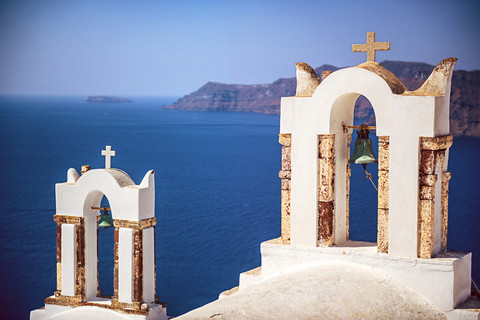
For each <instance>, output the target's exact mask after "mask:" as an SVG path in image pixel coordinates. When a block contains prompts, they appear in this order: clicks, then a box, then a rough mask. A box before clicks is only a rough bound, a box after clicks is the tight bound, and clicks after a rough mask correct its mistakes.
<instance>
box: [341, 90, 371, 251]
mask: <svg viewBox="0 0 480 320" xmlns="http://www.w3.org/2000/svg"><path fill="white" fill-rule="evenodd" d="M364 123H365V124H367V125H368V126H375V125H376V119H375V112H374V110H373V107H372V105H371V103H370V101H369V100H368V99H367V98H366V97H365V96H360V97H358V99H357V100H356V102H355V106H354V117H353V125H354V126H360V125H362V124H364ZM357 131H358V130H357V129H355V130H353V132H352V133H351V135H352V136H351V142H350V146H349V147H350V154H348V158H350V157H351V155H352V154H353V150H354V148H355V141H356V140H357ZM369 138H370V139H371V140H372V147H373V152H374V154H375V155H376V157H377V158H378V137H377V135H376V130H370V134H369ZM349 167H350V170H351V171H350V192H349V199H348V200H349V201H348V204H347V205H348V212H349V217H348V220H347V224H348V225H347V229H348V239H349V240H352V241H366V242H377V225H378V222H377V209H378V193H377V190H375V188H374V186H373V185H372V183H371V181H370V180H369V179H368V178H367V177H366V173H365V171H364V169H363V167H362V165H360V164H350V165H349ZM366 169H367V171H368V172H369V173H370V174H371V178H372V181H373V182H374V183H375V185H376V186H378V164H377V163H371V164H368V165H367V166H366Z"/></svg>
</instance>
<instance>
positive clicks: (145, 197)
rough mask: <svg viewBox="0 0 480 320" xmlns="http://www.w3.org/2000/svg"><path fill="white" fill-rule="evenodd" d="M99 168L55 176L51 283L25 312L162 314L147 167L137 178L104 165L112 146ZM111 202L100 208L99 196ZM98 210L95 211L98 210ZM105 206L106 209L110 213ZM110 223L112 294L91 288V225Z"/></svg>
mask: <svg viewBox="0 0 480 320" xmlns="http://www.w3.org/2000/svg"><path fill="white" fill-rule="evenodd" d="M102 155H104V156H106V167H105V169H94V170H89V167H88V166H85V168H82V175H81V176H79V174H78V173H77V171H76V170H75V169H73V168H71V169H69V170H68V172H67V181H66V182H64V183H57V184H56V186H55V191H56V214H55V215H54V221H55V222H56V223H57V290H56V291H55V293H54V295H52V296H50V297H48V298H46V299H45V308H43V309H39V310H34V311H32V312H31V315H30V319H32V320H33V319H51V318H52V319H53V318H55V319H69V318H71V317H74V318H75V317H76V318H85V319H87V318H92V319H93V318H95V319H110V318H118V317H120V318H122V319H123V318H125V319H130V318H131V319H167V315H166V307H165V305H162V304H160V303H159V302H158V298H157V296H156V293H155V291H156V288H155V282H156V281H155V279H156V274H155V273H156V271H155V270H156V267H155V224H156V218H155V178H154V172H153V170H151V171H148V172H147V173H146V175H145V177H144V178H143V180H142V182H141V183H140V184H139V185H135V183H134V182H133V180H132V179H131V178H130V177H129V176H128V175H127V174H126V173H125V172H123V171H121V170H119V169H112V168H110V164H111V158H110V157H111V156H115V151H113V150H111V147H110V146H107V147H106V150H103V151H102ZM103 196H105V197H107V198H108V200H109V203H110V205H111V208H108V207H99V206H100V202H101V199H102V197H103ZM100 211H103V214H102V215H99V212H100ZM109 213H111V215H110V214H109ZM109 227H114V228H115V230H114V248H113V252H114V270H112V271H113V274H114V277H113V296H111V297H107V296H104V295H101V294H100V291H99V290H98V270H97V265H98V257H97V241H98V238H97V230H98V228H109Z"/></svg>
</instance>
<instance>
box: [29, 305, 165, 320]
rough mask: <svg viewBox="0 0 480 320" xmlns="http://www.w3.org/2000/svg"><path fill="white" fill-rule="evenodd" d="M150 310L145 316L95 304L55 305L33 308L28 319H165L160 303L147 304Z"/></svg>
mask: <svg viewBox="0 0 480 320" xmlns="http://www.w3.org/2000/svg"><path fill="white" fill-rule="evenodd" d="M149 307H150V312H149V314H148V315H146V316H142V315H135V314H126V313H122V312H116V311H113V310H110V309H106V308H101V307H95V306H83V307H76V308H72V307H65V306H57V305H49V304H47V305H46V306H45V309H38V310H33V311H31V312H30V320H47V319H48V320H61V319H65V320H85V319H103V320H115V319H125V320H127V319H129V320H153V319H155V320H167V319H168V317H167V312H166V309H165V308H162V307H161V306H160V305H149Z"/></svg>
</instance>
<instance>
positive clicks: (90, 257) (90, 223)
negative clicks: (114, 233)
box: [85, 215, 98, 299]
mask: <svg viewBox="0 0 480 320" xmlns="http://www.w3.org/2000/svg"><path fill="white" fill-rule="evenodd" d="M97 228H98V227H97V217H96V216H94V215H88V216H86V217H85V293H86V295H87V299H92V298H94V297H96V295H97V240H98V239H97Z"/></svg>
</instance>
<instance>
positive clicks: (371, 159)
mask: <svg viewBox="0 0 480 320" xmlns="http://www.w3.org/2000/svg"><path fill="white" fill-rule="evenodd" d="M369 133H370V130H368V128H367V125H366V124H362V125H361V126H360V128H359V129H358V132H357V134H358V137H357V141H355V149H354V150H353V155H352V157H351V158H350V160H348V163H357V164H361V165H363V166H364V167H365V166H366V165H367V163H377V162H378V160H377V157H375V153H373V148H372V140H371V139H370V138H369V137H368V134H369Z"/></svg>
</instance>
